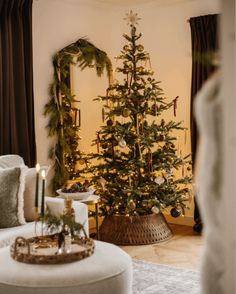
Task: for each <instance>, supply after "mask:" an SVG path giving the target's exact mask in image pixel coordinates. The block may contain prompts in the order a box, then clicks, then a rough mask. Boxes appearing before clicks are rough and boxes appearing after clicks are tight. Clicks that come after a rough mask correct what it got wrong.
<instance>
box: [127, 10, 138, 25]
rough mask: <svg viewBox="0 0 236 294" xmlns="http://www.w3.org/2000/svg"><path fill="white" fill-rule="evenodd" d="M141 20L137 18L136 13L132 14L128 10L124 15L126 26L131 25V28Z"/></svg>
mask: <svg viewBox="0 0 236 294" xmlns="http://www.w3.org/2000/svg"><path fill="white" fill-rule="evenodd" d="M140 19H141V18H140V17H138V13H133V11H132V10H130V12H129V13H126V17H125V18H124V20H126V21H127V25H129V24H130V25H131V26H134V25H136V24H138V21H139V20H140Z"/></svg>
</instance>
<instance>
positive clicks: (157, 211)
mask: <svg viewBox="0 0 236 294" xmlns="http://www.w3.org/2000/svg"><path fill="white" fill-rule="evenodd" d="M151 211H152V213H155V214H158V213H159V212H160V209H159V208H158V207H156V206H153V207H152V209H151Z"/></svg>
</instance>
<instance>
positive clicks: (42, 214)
mask: <svg viewBox="0 0 236 294" xmlns="http://www.w3.org/2000/svg"><path fill="white" fill-rule="evenodd" d="M41 176H42V201H41V217H43V216H44V205H45V179H46V173H45V170H44V169H43V170H42V172H41Z"/></svg>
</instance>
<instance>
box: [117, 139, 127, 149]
mask: <svg viewBox="0 0 236 294" xmlns="http://www.w3.org/2000/svg"><path fill="white" fill-rule="evenodd" d="M126 144H127V143H126V141H125V139H124V138H120V140H119V141H118V145H119V146H120V147H121V148H125V147H126Z"/></svg>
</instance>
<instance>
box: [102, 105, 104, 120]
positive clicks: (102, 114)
mask: <svg viewBox="0 0 236 294" xmlns="http://www.w3.org/2000/svg"><path fill="white" fill-rule="evenodd" d="M104 121H105V109H104V107H103V108H102V122H104Z"/></svg>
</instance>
